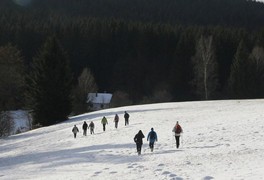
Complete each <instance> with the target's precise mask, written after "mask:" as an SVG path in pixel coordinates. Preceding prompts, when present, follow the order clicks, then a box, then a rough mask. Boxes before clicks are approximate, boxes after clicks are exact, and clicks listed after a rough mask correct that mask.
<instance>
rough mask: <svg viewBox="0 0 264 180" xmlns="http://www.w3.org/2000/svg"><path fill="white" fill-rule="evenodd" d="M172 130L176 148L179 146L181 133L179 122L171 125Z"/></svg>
mask: <svg viewBox="0 0 264 180" xmlns="http://www.w3.org/2000/svg"><path fill="white" fill-rule="evenodd" d="M172 132H174V135H175V140H176V148H177V149H178V148H179V146H180V136H181V133H182V127H181V126H180V125H179V122H178V121H177V122H176V125H175V126H174V127H173V129H172Z"/></svg>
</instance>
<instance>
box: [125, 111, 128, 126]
mask: <svg viewBox="0 0 264 180" xmlns="http://www.w3.org/2000/svg"><path fill="white" fill-rule="evenodd" d="M124 118H125V126H126V125H129V120H128V119H129V114H128V113H127V112H126V111H125V114H124Z"/></svg>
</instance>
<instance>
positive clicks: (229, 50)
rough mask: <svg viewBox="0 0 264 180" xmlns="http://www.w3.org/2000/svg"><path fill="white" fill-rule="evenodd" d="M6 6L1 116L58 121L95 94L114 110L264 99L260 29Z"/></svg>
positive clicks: (0, 27) (0, 30)
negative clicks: (105, 95)
mask: <svg viewBox="0 0 264 180" xmlns="http://www.w3.org/2000/svg"><path fill="white" fill-rule="evenodd" d="M4 2H5V3H6V7H9V6H10V7H9V10H10V11H7V10H4V11H0V14H1V16H0V69H1V70H0V73H1V76H0V86H1V88H0V97H1V98H0V99H1V102H0V110H1V111H6V110H11V109H18V108H28V109H33V110H34V112H35V113H34V116H35V119H36V120H37V121H36V122H38V123H40V124H42V125H49V124H53V123H55V122H59V121H62V120H64V119H66V118H67V116H68V115H69V114H70V113H72V112H73V113H74V114H78V113H82V112H85V111H87V107H86V95H87V93H88V92H95V91H101V92H102V91H107V92H111V93H113V94H114V96H113V101H112V106H122V105H130V104H141V103H156V102H169V101H187V100H211V99H229V98H262V97H263V96H264V91H263V90H264V85H263V82H264V81H263V78H264V77H263V75H264V73H263V71H264V50H263V47H264V36H263V35H264V30H263V29H261V28H256V27H257V26H260V24H258V23H256V24H255V26H252V28H249V27H248V26H245V27H225V26H221V25H219V26H211V24H210V23H209V22H207V23H206V25H204V24H203V23H200V25H194V24H193V25H186V24H176V23H175V24H174V23H168V22H169V21H164V23H160V22H158V21H156V20H155V21H156V22H154V19H155V18H154V19H153V22H147V20H146V21H144V18H142V20H141V21H140V20H138V19H129V20H124V19H126V18H124V19H123V20H121V19H117V18H113V17H112V18H102V17H99V16H98V17H87V16H86V15H83V16H81V15H80V16H77V15H76V16H74V14H73V15H72V16H68V15H66V14H65V12H66V10H67V8H66V9H65V8H62V7H61V9H56V11H55V10H54V11H52V10H51V11H49V13H47V12H46V11H44V10H45V8H44V10H43V11H38V9H35V10H34V9H32V7H26V8H25V7H15V8H14V7H13V5H11V4H10V2H6V1H1V3H4ZM36 2H37V1H36ZM47 2H50V3H52V2H54V3H56V2H57V1H52V2H51V1H47ZM78 2H79V5H82V6H83V5H84V4H83V3H84V1H78ZM236 2H238V1H236ZM239 2H240V1H239ZM76 3H77V1H76ZM101 3H102V2H101ZM144 3H145V1H144V2H143V4H144ZM182 3H183V2H182ZM250 3H253V2H250ZM65 4H68V5H72V4H74V5H76V4H75V3H73V2H72V1H65ZM77 4H78V3H77ZM256 4H258V5H260V6H256V7H258V8H260V9H261V7H262V4H261V3H256ZM256 4H254V5H256ZM2 5H3V4H2ZM8 5H9V6H8ZM31 6H33V5H31ZM1 7H2V6H1ZM36 7H37V6H36ZM52 7H53V6H52ZM55 7H56V6H55ZM254 7H255V6H254ZM7 9H8V8H7ZM51 9H52V8H51ZM78 10H79V9H78ZM78 12H79V11H78ZM71 13H73V12H71ZM82 13H83V14H86V12H85V11H82V8H80V14H82ZM254 17H255V18H256V17H257V16H254ZM261 17H264V16H261ZM258 18H259V17H258ZM209 19H210V18H209ZM241 21H242V20H241ZM165 22H166V23H165ZM197 22H198V21H197ZM254 22H256V21H254ZM237 23H238V24H239V22H237ZM251 23H252V22H251ZM197 24H199V23H197ZM238 26H239V25H238ZM252 29H254V30H252Z"/></svg>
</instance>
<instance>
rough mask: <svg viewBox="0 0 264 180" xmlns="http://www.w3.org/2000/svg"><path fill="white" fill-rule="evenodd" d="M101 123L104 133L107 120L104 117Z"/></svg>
mask: <svg viewBox="0 0 264 180" xmlns="http://www.w3.org/2000/svg"><path fill="white" fill-rule="evenodd" d="M101 123H102V125H103V130H104V131H105V125H106V124H108V122H107V119H106V117H105V116H104V117H103V119H102V120H101Z"/></svg>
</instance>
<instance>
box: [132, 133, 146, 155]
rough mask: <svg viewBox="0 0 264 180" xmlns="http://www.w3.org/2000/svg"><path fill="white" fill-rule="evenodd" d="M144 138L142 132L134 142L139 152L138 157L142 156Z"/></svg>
mask: <svg viewBox="0 0 264 180" xmlns="http://www.w3.org/2000/svg"><path fill="white" fill-rule="evenodd" d="M143 138H145V136H144V134H143V133H142V131H141V130H139V131H138V133H137V134H136V135H135V137H134V141H135V143H136V145H137V152H138V155H140V154H141V148H142V144H143V140H142V139H143Z"/></svg>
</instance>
